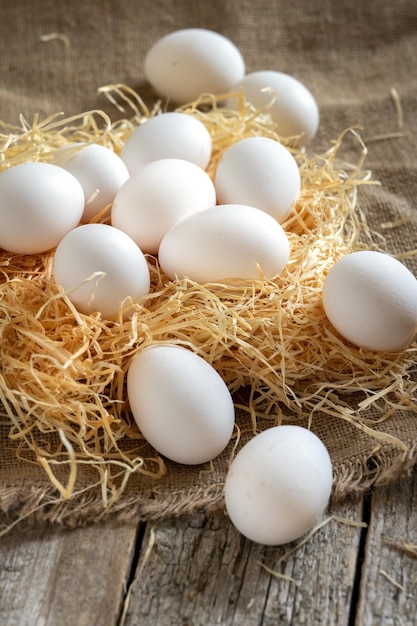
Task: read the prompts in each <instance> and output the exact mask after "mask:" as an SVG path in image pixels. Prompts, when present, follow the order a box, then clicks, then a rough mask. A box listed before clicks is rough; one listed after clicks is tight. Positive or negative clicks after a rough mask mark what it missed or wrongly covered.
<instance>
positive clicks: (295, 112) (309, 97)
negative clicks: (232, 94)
mask: <svg viewBox="0 0 417 626" xmlns="http://www.w3.org/2000/svg"><path fill="white" fill-rule="evenodd" d="M235 89H236V90H239V89H242V91H243V94H244V96H245V98H246V100H247V101H248V102H250V103H251V104H252V105H253V106H254V107H255V108H256V109H263V108H265V107H269V108H268V112H269V113H270V115H271V118H272V120H273V121H274V122H275V124H276V130H277V132H278V134H279V135H280V136H281V137H283V138H286V137H294V136H298V135H301V136H300V137H299V139H298V141H297V142H296V143H297V147H299V148H301V147H303V146H306V145H307V144H309V143H310V142H311V140H312V139H313V137H314V136H315V135H316V133H317V130H318V127H319V122H320V112H319V108H318V105H317V102H316V100H315V98H314V96H313V94H312V93H311V91H310V90H309V89H308V88H307V87H306V86H305V85H304V84H303V83H302V82H300V81H299V80H298V79H297V78H295V77H294V76H290V75H289V74H285V73H283V72H276V71H272V70H260V71H257V72H251V73H249V74H246V76H245V77H244V78H242V80H241V81H240V82H239V83H238V84H237V85H236V86H235ZM273 98H275V101H274V102H273V104H272V105H271V102H272V100H273ZM270 105H271V106H270ZM226 106H228V107H230V108H235V107H236V99H234V98H232V99H229V100H228V101H227V103H226Z"/></svg>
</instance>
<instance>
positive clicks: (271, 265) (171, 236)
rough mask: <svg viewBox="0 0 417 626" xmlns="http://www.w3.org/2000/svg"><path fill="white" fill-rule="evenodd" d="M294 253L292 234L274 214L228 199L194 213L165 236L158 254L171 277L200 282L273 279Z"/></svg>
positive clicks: (161, 263) (164, 268) (160, 261)
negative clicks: (289, 238) (263, 277)
mask: <svg viewBox="0 0 417 626" xmlns="http://www.w3.org/2000/svg"><path fill="white" fill-rule="evenodd" d="M289 254H290V248H289V242H288V237H287V235H286V233H285V231H284V230H283V228H282V226H281V225H280V224H279V223H278V222H277V221H276V220H275V219H274V218H273V217H271V216H270V215H268V214H267V213H265V212H264V211H261V210H260V209H256V208H254V207H250V206H244V205H238V204H223V205H217V206H213V207H209V208H207V209H203V210H201V211H198V212H197V213H194V214H192V215H189V216H188V217H186V218H185V219H183V220H181V221H180V222H179V223H178V224H176V225H175V226H173V227H172V228H171V229H170V230H169V231H168V232H167V234H166V235H165V236H164V237H163V239H162V241H161V245H160V246H159V252H158V259H159V264H160V266H161V268H162V270H163V271H164V272H165V273H166V274H167V275H168V277H169V278H171V279H175V278H176V277H177V278H184V277H188V278H190V279H191V280H194V281H195V282H197V283H201V284H203V283H211V282H219V281H227V279H232V278H240V279H254V280H256V279H259V278H261V273H262V274H263V275H264V276H266V277H267V278H273V277H274V276H277V275H278V274H280V273H281V271H282V270H283V269H284V267H285V265H286V264H287V262H288V259H289Z"/></svg>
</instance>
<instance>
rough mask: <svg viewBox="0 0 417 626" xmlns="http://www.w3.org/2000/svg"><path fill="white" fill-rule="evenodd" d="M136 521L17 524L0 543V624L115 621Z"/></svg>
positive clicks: (98, 625) (110, 624)
mask: <svg viewBox="0 0 417 626" xmlns="http://www.w3.org/2000/svg"><path fill="white" fill-rule="evenodd" d="M136 536H137V526H136V525H133V524H132V525H123V526H122V525H120V526H115V525H114V524H113V525H111V524H107V525H106V524H98V525H97V526H90V527H85V528H78V529H75V530H60V529H56V528H55V529H52V528H45V527H44V528H39V529H36V530H27V531H25V530H23V529H21V528H16V529H15V530H13V531H12V532H11V533H10V534H7V535H5V536H4V537H3V538H2V539H1V544H0V624H2V626H74V625H75V624H76V625H77V626H115V625H116V622H117V618H118V615H119V612H120V607H121V603H122V599H123V596H124V593H125V586H126V581H127V576H128V574H129V570H130V564H131V562H132V558H133V555H134V549H135V540H136Z"/></svg>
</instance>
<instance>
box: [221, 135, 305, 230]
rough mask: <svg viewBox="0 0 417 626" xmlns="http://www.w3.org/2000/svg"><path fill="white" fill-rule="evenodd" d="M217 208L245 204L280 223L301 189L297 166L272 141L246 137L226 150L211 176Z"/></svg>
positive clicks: (284, 149)
mask: <svg viewBox="0 0 417 626" xmlns="http://www.w3.org/2000/svg"><path fill="white" fill-rule="evenodd" d="M214 184H215V187H216V193H217V200H218V202H219V203H220V204H245V205H249V206H253V207H256V208H257V209H261V210H262V211H265V212H266V213H269V215H272V217H274V218H275V219H276V220H277V221H278V222H280V223H282V222H284V221H285V220H286V219H287V217H288V216H289V214H290V212H291V209H292V206H293V204H294V202H295V200H296V199H297V197H298V195H299V193H300V188H301V177H300V170H299V167H298V164H297V162H296V160H295V158H294V157H293V155H292V154H291V152H290V151H289V150H288V149H287V148H285V147H284V146H283V145H281V144H280V143H279V142H278V141H275V140H274V139H269V138H267V137H248V138H246V139H241V140H240V141H237V142H236V143H234V144H233V145H231V146H230V148H228V149H227V150H226V151H225V152H224V154H223V156H222V158H221V160H220V162H219V164H218V166H217V169H216V173H215V179H214Z"/></svg>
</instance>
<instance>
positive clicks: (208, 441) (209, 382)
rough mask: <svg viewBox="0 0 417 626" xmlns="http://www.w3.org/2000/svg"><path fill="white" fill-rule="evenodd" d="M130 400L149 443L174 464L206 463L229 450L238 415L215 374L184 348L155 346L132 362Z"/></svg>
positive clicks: (219, 378)
mask: <svg viewBox="0 0 417 626" xmlns="http://www.w3.org/2000/svg"><path fill="white" fill-rule="evenodd" d="M127 395H128V400H129V404H130V409H131V411H132V414H133V417H134V419H135V421H136V423H137V425H138V428H139V430H140V431H141V433H142V434H143V436H144V437H145V439H146V440H147V441H148V442H149V443H150V444H151V445H152V446H153V447H154V448H155V450H157V451H158V452H159V453H160V454H162V455H164V456H165V457H167V458H168V459H170V460H171V461H175V462H176V463H183V464H186V465H195V464H200V463H206V462H207V461H211V460H212V459H214V458H215V457H216V456H218V455H219V454H220V453H221V452H222V451H223V450H224V449H225V447H226V446H227V444H228V443H229V440H230V438H231V436H232V433H233V428H234V419H235V411H234V405H233V400H232V397H231V395H230V392H229V390H228V388H227V386H226V384H225V383H224V381H223V379H222V378H221V377H220V375H219V374H218V373H217V372H216V370H215V369H214V368H213V367H212V366H211V365H210V364H209V363H208V362H207V361H205V360H204V359H203V358H202V357H200V356H198V355H197V354H195V353H194V352H191V350H188V349H186V348H183V347H181V346H176V345H169V344H152V345H150V346H148V347H146V348H144V349H143V350H142V351H141V352H139V354H138V355H137V356H136V357H134V359H133V360H132V362H131V364H130V366H129V369H128V374H127Z"/></svg>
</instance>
